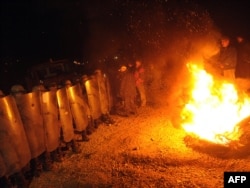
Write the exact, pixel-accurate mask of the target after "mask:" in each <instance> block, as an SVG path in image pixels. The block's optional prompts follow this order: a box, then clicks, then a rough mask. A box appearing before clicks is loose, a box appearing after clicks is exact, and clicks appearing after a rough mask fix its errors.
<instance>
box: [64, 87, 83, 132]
mask: <svg viewBox="0 0 250 188" xmlns="http://www.w3.org/2000/svg"><path fill="white" fill-rule="evenodd" d="M67 95H68V99H69V104H70V109H71V113H72V117H73V119H74V123H75V130H76V131H79V132H81V131H84V130H85V129H86V128H87V126H88V115H87V104H86V102H85V101H84V99H83V96H82V91H81V86H80V85H79V84H77V85H74V86H71V87H68V88H67Z"/></svg>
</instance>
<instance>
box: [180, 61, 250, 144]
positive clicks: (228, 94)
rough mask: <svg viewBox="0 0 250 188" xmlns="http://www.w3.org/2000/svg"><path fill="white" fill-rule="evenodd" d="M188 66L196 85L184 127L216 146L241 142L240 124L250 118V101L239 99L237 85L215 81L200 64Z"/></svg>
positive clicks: (242, 97) (245, 97)
mask: <svg viewBox="0 0 250 188" xmlns="http://www.w3.org/2000/svg"><path fill="white" fill-rule="evenodd" d="M187 67H188V70H189V71H190V72H191V76H192V84H191V85H192V86H191V91H190V97H189V98H190V99H189V101H188V102H187V103H186V104H185V106H184V109H183V111H182V120H183V123H182V126H183V128H184V129H185V130H186V131H187V132H188V133H192V134H195V135H196V136H198V137H199V138H201V139H204V140H207V141H210V142H213V143H216V144H222V145H229V144H230V142H232V141H237V140H239V139H240V137H241V134H242V133H241V131H240V129H239V128H240V127H239V123H240V122H241V121H242V120H243V119H245V118H247V117H248V116H249V115H250V98H249V97H247V96H246V95H242V96H239V93H238V92H237V90H236V88H235V86H234V84H232V83H229V82H226V81H222V80H215V79H214V77H213V76H212V75H211V74H209V73H207V72H206V71H205V70H204V69H202V68H201V67H199V66H198V65H196V64H192V63H189V64H187Z"/></svg>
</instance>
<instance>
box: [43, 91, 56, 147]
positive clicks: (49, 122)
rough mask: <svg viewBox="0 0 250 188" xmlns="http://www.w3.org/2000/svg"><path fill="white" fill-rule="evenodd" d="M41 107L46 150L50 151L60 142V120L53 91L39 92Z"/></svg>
mask: <svg viewBox="0 0 250 188" xmlns="http://www.w3.org/2000/svg"><path fill="white" fill-rule="evenodd" d="M41 109H42V116H43V122H44V127H45V144H46V150H47V151H48V152H52V151H54V150H55V149H57V147H59V143H60V122H59V119H58V117H59V113H58V108H57V98H56V92H55V91H46V92H42V93H41Z"/></svg>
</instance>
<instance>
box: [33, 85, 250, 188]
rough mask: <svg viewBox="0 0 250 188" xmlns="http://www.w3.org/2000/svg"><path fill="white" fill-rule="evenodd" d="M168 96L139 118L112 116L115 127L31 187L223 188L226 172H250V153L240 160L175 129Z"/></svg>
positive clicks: (96, 136)
mask: <svg viewBox="0 0 250 188" xmlns="http://www.w3.org/2000/svg"><path fill="white" fill-rule="evenodd" d="M169 95H170V94H169V91H168V90H160V91H158V95H155V96H158V97H157V98H155V100H154V103H152V104H151V105H149V106H147V107H145V108H140V109H139V110H138V115H133V116H130V117H121V116H117V115H112V118H113V119H114V120H115V121H116V124H114V125H111V126H107V125H100V126H99V127H98V129H96V131H95V132H94V133H93V134H91V135H90V141H89V142H80V143H79V144H80V148H81V152H80V153H79V154H73V153H72V152H71V151H67V152H65V153H64V157H63V161H62V162H59V163H54V164H53V165H54V167H53V170H52V171H49V172H42V173H41V175H40V177H35V178H34V179H33V180H32V182H31V185H30V187H31V188H85V187H86V188H88V187H89V188H95V187H101V188H105V187H114V188H115V187H119V188H120V187H121V188H122V187H124V188H140V187H142V188H146V187H150V188H153V187H157V188H159V187H162V188H163V187H166V188H168V187H177V188H181V187H185V188H188V187H190V188H195V187H199V188H200V187H202V188H213V187H214V188H220V187H223V173H224V172H225V171H250V154H249V153H246V152H242V153H243V155H241V156H238V155H234V154H236V153H237V151H236V150H235V151H232V150H230V152H229V150H228V149H227V148H223V147H221V148H220V147H217V146H212V145H210V144H208V143H201V142H199V141H197V142H195V141H194V140H195V139H194V140H192V139H188V138H189V137H187V134H186V133H185V132H184V130H182V129H180V128H176V127H175V126H173V124H172V123H171V118H170V117H171V114H172V111H173V110H174V109H173V105H170V104H169V97H168V96H169ZM193 146H197V147H193ZM235 152H236V153H235ZM228 153H230V155H227V154H228Z"/></svg>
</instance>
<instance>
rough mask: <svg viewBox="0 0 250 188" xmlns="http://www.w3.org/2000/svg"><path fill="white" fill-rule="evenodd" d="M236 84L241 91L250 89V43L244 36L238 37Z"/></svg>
mask: <svg viewBox="0 0 250 188" xmlns="http://www.w3.org/2000/svg"><path fill="white" fill-rule="evenodd" d="M236 40H237V45H236V49H237V64H236V72H235V76H236V82H237V84H238V86H239V87H240V89H243V90H247V89H250V43H249V42H247V41H246V40H245V38H244V37H243V36H241V35H240V36H237V37H236Z"/></svg>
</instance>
